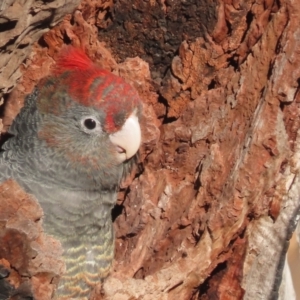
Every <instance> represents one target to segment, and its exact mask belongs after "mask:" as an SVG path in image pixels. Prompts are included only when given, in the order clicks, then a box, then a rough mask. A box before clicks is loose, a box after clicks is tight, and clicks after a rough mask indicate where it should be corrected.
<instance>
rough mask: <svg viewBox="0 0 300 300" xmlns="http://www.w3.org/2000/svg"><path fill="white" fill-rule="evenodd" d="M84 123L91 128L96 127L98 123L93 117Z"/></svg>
mask: <svg viewBox="0 0 300 300" xmlns="http://www.w3.org/2000/svg"><path fill="white" fill-rule="evenodd" d="M83 124H84V126H85V127H86V128H87V129H89V130H92V129H95V128H96V125H97V123H96V121H95V120H93V119H85V120H84V122H83Z"/></svg>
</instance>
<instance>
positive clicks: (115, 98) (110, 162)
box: [0, 48, 142, 299]
mask: <svg viewBox="0 0 300 300" xmlns="http://www.w3.org/2000/svg"><path fill="white" fill-rule="evenodd" d="M141 109H142V105H141V101H140V98H139V96H138V94H137V92H136V91H135V90H134V88H132V87H131V86H130V85H129V84H128V83H126V82H125V81H124V80H123V79H122V78H120V77H118V76H116V75H114V74H112V73H110V72H108V71H106V70H103V69H101V68H100V67H99V66H97V65H96V64H94V63H93V62H92V61H91V60H90V59H89V58H88V57H87V56H86V54H85V53H84V52H83V51H82V50H79V49H76V48H67V50H65V51H64V53H63V54H62V55H61V57H60V58H59V60H58V62H57V64H56V67H55V70H54V71H53V73H52V75H51V76H49V77H47V78H45V79H43V80H42V81H41V82H40V83H39V84H38V85H37V87H36V88H35V90H34V91H33V92H32V94H31V95H29V96H27V98H26V101H25V105H24V107H23V108H22V110H21V112H20V113H19V114H18V116H17V117H16V118H15V120H14V121H13V123H12V125H11V126H10V129H9V133H10V134H11V135H12V137H11V138H10V139H8V140H7V141H6V142H5V144H4V145H3V147H2V148H3V151H2V152H1V153H0V181H1V182H3V181H4V180H6V179H8V178H12V179H14V180H15V181H17V182H18V184H19V185H20V186H21V187H23V188H24V190H25V191H26V192H28V193H30V194H32V195H34V196H35V198H36V199H37V200H38V202H39V203H40V205H41V206H42V208H43V211H44V217H43V224H44V228H45V231H46V233H48V234H50V235H53V236H54V237H56V238H57V239H58V240H59V241H60V242H61V244H62V246H63V248H64V259H65V262H66V268H67V271H66V274H65V275H64V276H63V277H62V279H61V282H60V284H59V287H58V290H57V292H56V295H58V296H62V297H70V298H76V299H86V298H87V297H88V295H89V293H90V291H91V288H92V287H93V285H94V284H95V283H97V282H99V280H100V279H101V278H105V277H106V276H107V274H108V272H109V268H110V265H111V262H112V259H113V255H114V233H113V227H112V220H111V209H112V208H113V206H114V205H115V202H116V193H117V191H118V186H119V184H120V181H121V179H122V178H123V177H124V176H126V174H128V172H130V170H131V168H132V166H133V164H134V162H135V161H136V160H135V157H136V153H137V151H138V148H139V146H140V143H141V130H140V125H139V116H140V114H141Z"/></svg>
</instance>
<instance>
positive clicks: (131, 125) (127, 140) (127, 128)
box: [109, 112, 142, 162]
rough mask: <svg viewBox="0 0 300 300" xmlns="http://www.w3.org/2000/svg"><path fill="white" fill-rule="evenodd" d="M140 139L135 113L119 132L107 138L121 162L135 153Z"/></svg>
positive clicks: (139, 128)
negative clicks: (115, 149)
mask: <svg viewBox="0 0 300 300" xmlns="http://www.w3.org/2000/svg"><path fill="white" fill-rule="evenodd" d="M141 138H142V135H141V127H140V123H139V120H138V117H137V116H136V113H135V112H133V113H132V114H131V115H130V117H129V118H128V119H127V120H126V122H125V123H124V125H123V126H122V128H121V130H119V131H118V132H115V133H113V134H111V135H110V136H109V139H110V141H111V142H112V143H113V144H114V145H115V146H116V147H117V152H118V153H119V154H120V159H121V160H122V162H123V161H125V160H127V159H129V158H131V157H132V156H134V155H135V154H136V153H137V151H138V150H139V147H140V145H141Z"/></svg>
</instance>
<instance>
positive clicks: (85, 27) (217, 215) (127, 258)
mask: <svg viewBox="0 0 300 300" xmlns="http://www.w3.org/2000/svg"><path fill="white" fill-rule="evenodd" d="M299 22H300V1H299V0H296V1H289V0H287V1H277V2H275V1H272V0H268V1H267V0H266V1H262V2H255V1H253V0H249V1H242V2H238V1H236V2H235V1H232V2H231V1H223V2H222V0H220V1H219V2H217V1H209V2H208V1H199V0H198V1H197V0H187V1H180V0H173V1H169V0H168V1H155V0H150V1H140V0H132V1H125V0H117V1H114V2H113V1H111V0H107V1H103V0H98V1H91V0H84V1H82V3H81V4H80V6H79V7H78V8H77V10H76V11H75V12H74V14H73V15H72V16H67V17H65V19H64V20H63V21H62V22H61V23H59V24H58V25H57V26H56V27H54V28H53V29H51V30H50V31H48V32H47V33H46V34H44V35H43V38H42V39H41V40H39V43H37V44H35V46H34V50H33V52H32V54H31V55H30V58H28V59H27V60H26V63H25V65H23V66H22V68H21V71H22V74H23V77H22V78H21V80H20V82H19V84H18V85H17V87H16V89H15V90H14V92H13V93H12V95H11V96H10V97H9V99H8V100H7V104H6V107H5V115H4V119H3V123H4V129H5V128H6V127H7V126H8V125H9V124H10V123H11V120H12V119H13V117H14V115H15V114H16V113H17V111H18V110H19V109H20V107H21V106H22V104H19V103H22V99H23V97H24V94H26V93H29V92H30V91H31V90H32V88H33V86H34V84H35V83H36V82H37V81H38V80H39V79H40V78H42V77H44V76H45V75H47V73H48V72H49V69H50V66H51V64H52V63H53V61H55V59H56V57H57V54H58V53H59V49H61V48H62V47H63V46H64V45H65V44H72V45H74V46H80V47H83V48H84V49H85V50H86V52H87V53H88V55H89V56H90V57H91V58H92V59H93V60H95V61H97V62H98V63H99V64H101V65H102V66H103V67H104V68H107V69H110V70H112V71H113V72H114V73H116V74H118V75H120V76H122V77H124V78H125V79H126V80H127V81H128V82H130V83H131V84H132V85H133V86H135V87H136V89H137V90H138V92H139V94H140V96H141V98H142V100H143V102H144V113H143V119H142V131H143V143H142V147H141V150H140V162H139V168H138V169H137V172H136V174H135V175H133V176H132V177H131V178H128V179H127V180H126V182H123V183H122V186H121V189H120V193H119V197H118V204H117V206H116V207H115V209H114V211H113V218H114V224H115V229H116V257H115V262H114V265H113V268H112V271H111V275H110V276H109V277H108V278H107V280H106V281H105V282H104V283H103V284H102V286H101V289H100V288H99V289H98V290H96V291H95V293H94V296H93V297H94V299H116V300H117V299H170V300H171V299H199V300H200V299H201V300H204V299H210V300H211V299H226V300H228V299H251V300H252V299H278V298H280V299H285V295H284V293H285V289H284V286H283V285H282V286H281V288H280V289H279V286H280V283H281V277H282V269H283V266H284V261H285V252H286V250H287V247H288V241H289V239H290V238H291V234H292V233H293V231H294V229H295V225H296V220H297V216H298V213H299V198H300V175H299V164H300V163H299V161H300V136H299V133H300V132H299V124H300V119H299V116H300V93H299V78H300V29H299ZM40 66H46V67H44V68H43V69H39V67H40ZM10 201H13V200H10ZM34 209H35V210H36V209H38V208H34ZM0 216H1V215H0ZM0 219H1V220H2V221H3V216H2V218H0ZM33 219H34V218H33ZM5 222H6V221H5ZM5 222H4V221H3V222H2V223H3V224H4V225H3V226H4V227H5V226H6V228H7V226H8V225H7V223H5ZM2 223H1V224H2ZM1 230H2V229H1ZM6 230H7V229H6ZM18 230H20V228H19V227H18ZM38 232H40V229H38ZM26 234H27V235H29V233H25V237H22V238H24V239H27V240H26V241H27V242H26V243H29V244H28V245H29V246H28V247H31V248H32V241H35V240H37V239H38V238H37V237H34V238H32V237H31V238H28V236H26ZM0 236H1V235H0ZM28 241H29V242H28ZM2 242H3V239H2ZM0 248H1V246H0ZM2 248H3V247H2ZM0 250H1V249H0ZM3 251H4V250H3V249H2V252H1V251H0V254H1V253H3ZM24 251H25V250H24ZM39 251H40V250H39ZM41 251H42V250H41ZM55 251H57V253H59V251H60V250H59V249H56V250H55ZM2 257H3V259H4V260H3V265H5V264H7V263H8V264H9V263H10V265H8V266H7V267H6V269H7V268H11V266H12V265H14V262H13V261H14V257H6V256H4V255H3V254H2ZM47 257H48V256H47V255H46V256H45V260H46V261H48V260H47V259H49V257H48V258H47ZM0 258H1V257H0ZM30 259H31V258H28V260H29V262H28V265H30V264H31V262H30ZM59 263H60V262H59ZM54 265H55V263H52V265H51V263H49V268H48V269H47V270H46V271H44V273H45V274H48V275H47V277H46V278H47V280H46V281H45V279H44V277H43V279H41V277H39V280H38V281H36V278H37V277H36V275H35V274H36V273H32V272H31V271H30V270H31V269H30V270H29V271H28V269H26V272H28V274H29V275H28V278H29V283H28V285H29V286H30V285H33V286H34V287H35V290H34V291H37V290H38V289H39V286H40V285H41V282H42V281H43V280H44V281H43V282H44V283H43V288H44V290H45V291H46V292H45V294H44V295H47V296H43V298H37V299H48V298H46V297H50V295H51V293H52V290H53V288H52V285H51V284H50V281H51V278H53V276H58V275H59V274H61V272H62V270H57V265H56V269H55V270H54ZM23 267H24V266H23ZM24 268H26V266H25V267H24ZM51 268H53V269H51ZM23 271H24V270H23V269H22V272H23ZM14 272H19V273H20V272H21V271H20V270H19V269H18V268H14ZM30 272H31V273H30ZM36 272H37V271H36ZM20 274H21V273H20ZM49 274H52V275H49ZM53 274H54V275H53ZM51 276H52V277H51ZM34 280H35V281H34ZM20 282H21V279H20V281H19V283H20ZM36 282H38V283H36ZM45 282H46V283H45ZM12 285H13V284H12ZM49 286H51V289H50V288H49ZM47 288H48V289H47ZM12 289H13V287H12ZM36 293H37V292H36ZM0 295H1V293H0ZM39 295H40V294H39ZM40 297H41V296H40ZM0 298H1V297H0Z"/></svg>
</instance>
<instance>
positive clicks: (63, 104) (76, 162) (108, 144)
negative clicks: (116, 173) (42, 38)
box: [36, 48, 142, 176]
mask: <svg viewBox="0 0 300 300" xmlns="http://www.w3.org/2000/svg"><path fill="white" fill-rule="evenodd" d="M37 88H38V90H39V93H38V98H37V103H36V106H37V110H38V112H39V114H40V116H41V121H40V125H39V128H38V137H39V139H40V140H42V141H43V142H44V143H45V144H46V145H47V147H50V148H52V149H54V150H55V153H56V154H58V155H59V156H60V157H61V158H62V159H63V160H65V161H66V162H67V163H68V165H71V166H75V167H76V168H77V169H78V168H80V169H82V170H83V169H84V170H86V171H87V173H88V174H90V176H93V174H95V173H96V172H98V171H99V170H100V171H103V170H104V176H105V174H107V176H109V175H110V174H109V173H110V172H113V170H114V168H115V167H117V166H118V165H120V164H122V163H124V162H126V161H128V160H130V159H131V158H132V157H133V156H134V155H135V154H136V153H137V151H138V148H139V146H140V143H141V130H140V125H139V117H140V114H141V109H142V104H141V100H140V98H139V95H138V93H137V92H136V90H135V89H134V88H133V87H132V86H130V85H129V84H128V83H126V82H125V81H124V80H123V79H122V78H120V77H118V76H116V75H114V74H112V73H111V72H109V71H107V70H103V69H102V68H100V67H99V66H98V65H96V64H94V63H93V62H92V61H91V60H90V59H89V58H88V57H87V55H86V54H85V53H84V52H83V51H81V50H79V49H76V48H68V49H67V50H65V51H64V52H63V54H62V55H61V56H60V58H59V59H58V61H57V64H56V66H55V69H54V71H53V74H52V75H50V76H49V77H47V78H45V79H44V80H42V81H41V82H40V83H39V85H38V87H37Z"/></svg>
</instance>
